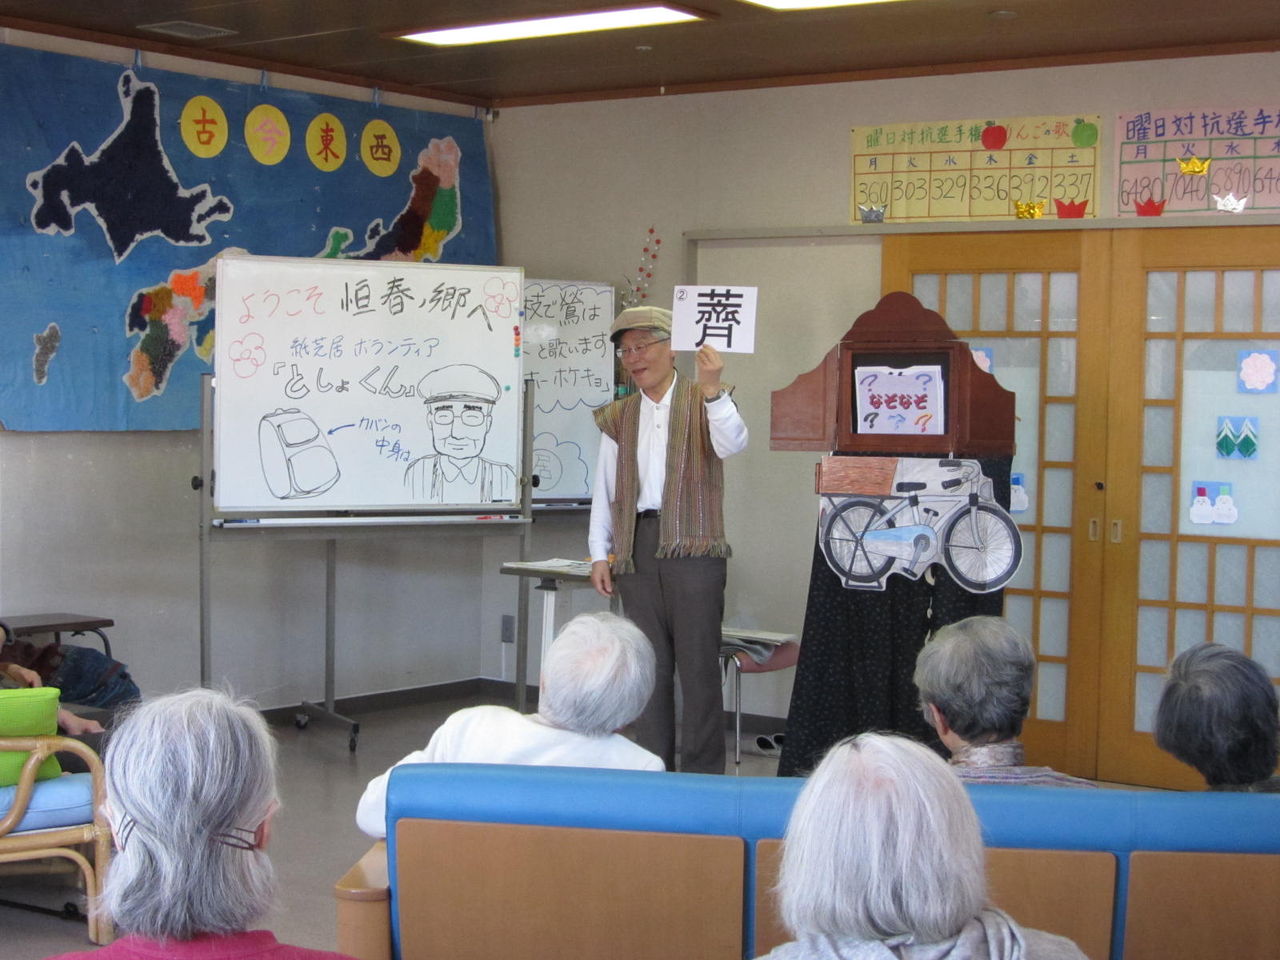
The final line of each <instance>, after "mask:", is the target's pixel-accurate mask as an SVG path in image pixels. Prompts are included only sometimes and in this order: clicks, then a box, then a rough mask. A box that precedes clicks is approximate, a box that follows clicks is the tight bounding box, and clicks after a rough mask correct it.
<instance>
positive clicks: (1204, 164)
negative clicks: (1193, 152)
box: [1178, 157, 1213, 177]
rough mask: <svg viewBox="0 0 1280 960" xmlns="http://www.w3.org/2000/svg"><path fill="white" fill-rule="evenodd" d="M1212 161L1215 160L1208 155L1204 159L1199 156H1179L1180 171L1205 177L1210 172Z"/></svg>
mask: <svg viewBox="0 0 1280 960" xmlns="http://www.w3.org/2000/svg"><path fill="white" fill-rule="evenodd" d="M1211 163H1213V160H1212V159H1210V158H1208V157H1206V158H1205V159H1204V160H1201V159H1200V158H1199V157H1189V158H1188V159H1186V160H1183V159H1182V158H1181V157H1178V171H1179V172H1180V173H1185V174H1189V175H1190V176H1193V177H1203V176H1204V175H1205V174H1207V173H1208V172H1209V164H1211Z"/></svg>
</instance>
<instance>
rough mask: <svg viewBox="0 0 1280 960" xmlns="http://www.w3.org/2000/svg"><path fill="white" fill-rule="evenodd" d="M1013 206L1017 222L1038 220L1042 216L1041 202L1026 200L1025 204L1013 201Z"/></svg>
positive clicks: (1042, 204)
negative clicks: (1015, 210)
mask: <svg viewBox="0 0 1280 960" xmlns="http://www.w3.org/2000/svg"><path fill="white" fill-rule="evenodd" d="M1013 204H1014V207H1016V208H1017V214H1016V216H1017V218H1018V219H1019V220H1039V219H1040V218H1041V217H1043V216H1044V201H1043V200H1028V201H1027V202H1026V203H1023V202H1022V201H1021V200H1015V201H1013Z"/></svg>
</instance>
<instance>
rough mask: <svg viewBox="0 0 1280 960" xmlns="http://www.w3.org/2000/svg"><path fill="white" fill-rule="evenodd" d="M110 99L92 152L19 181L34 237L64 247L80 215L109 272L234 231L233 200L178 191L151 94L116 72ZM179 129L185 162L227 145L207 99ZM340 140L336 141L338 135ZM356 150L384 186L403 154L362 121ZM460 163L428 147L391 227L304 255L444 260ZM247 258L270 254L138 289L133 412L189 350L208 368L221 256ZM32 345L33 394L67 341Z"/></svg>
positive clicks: (450, 149)
mask: <svg viewBox="0 0 1280 960" xmlns="http://www.w3.org/2000/svg"><path fill="white" fill-rule="evenodd" d="M116 93H118V97H119V106H120V122H119V125H118V127H116V128H115V129H114V131H113V132H111V133H110V136H108V137H106V140H105V141H102V142H101V145H100V146H97V147H96V148H93V151H92V152H91V154H86V150H84V148H83V147H81V145H79V143H78V142H76V141H73V142H70V143H69V145H67V146H65V147H64V148H63V150H61V152H60V154H59V155H58V156H56V159H55V160H52V161H51V163H49V165H47V166H45V168H44V169H36V170H32V172H29V173H28V174H27V178H26V186H27V189H28V191H29V193H31V195H32V196H33V205H32V209H31V221H29V223H31V229H32V230H35V232H36V233H42V234H46V236H50V237H68V236H72V234H74V233H76V228H77V214H79V212H81V211H83V212H86V214H88V215H90V216H91V218H92V220H93V221H96V225H97V227H99V228H100V229H101V232H102V236H104V238H105V241H106V246H108V247H109V250H110V253H111V257H113V259H114V262H115V264H116V265H119V264H122V261H124V260H125V259H127V257H129V255H131V252H132V251H133V250H134V248H136V247H137V244H138V243H140V242H142V241H145V239H146V238H150V237H156V238H161V239H164V241H166V242H168V243H169V244H173V246H174V247H183V246H210V244H211V237H210V233H209V228H210V225H211V224H214V223H216V221H229V220H232V219H233V218H234V216H236V215H237V207H236V205H234V204H233V202H232V201H230V198H228V197H225V196H219V195H218V193H216V192H215V191H214V189H212V188H211V186H210V184H209V183H200V184H197V186H193V187H191V186H184V184H183V183H182V182H180V180H179V178H178V174H177V173H175V172H174V166H173V164H172V163H170V159H169V156H168V155H166V152H165V148H164V145H163V141H161V113H160V91H159V87H157V84H155V83H150V82H145V81H141V79H138V77H137V76H136V74H134V72H133V70H124V72H123V73H122V74H120V77H119V79H118V83H116ZM262 113H264V108H261V106H260V108H259V109H257V111H256V114H253V115H259V114H262ZM269 114H270V131H269V132H270V133H271V137H270V138H269V140H270V141H271V142H273V143H274V145H275V146H276V147H279V148H280V150H283V151H287V150H288V145H289V129H288V120H287V119H285V118H284V115H283V113H280V111H279V110H275V109H274V108H270V109H269ZM251 119H252V115H251V116H250V120H251ZM320 119H325V123H323V124H320V125H319V128H317V132H316V133H315V136H312V132H311V131H308V132H307V138H306V140H303V141H302V142H303V145H305V146H306V147H307V148H308V150H310V147H311V142H310V141H314V142H320V143H323V150H324V155H325V157H328V164H329V166H328V168H326V166H324V165H321V164H320V163H315V160H314V157H312V160H314V163H315V165H316V168H317V169H321V170H324V169H333V168H335V166H338V165H340V163H342V160H344V159H346V157H344V156H342V155H340V154H339V152H338V151H344V150H346V137H344V136H340V137H337V138H335V136H334V125H335V124H338V122H337V118H333V116H332V115H330V114H320V115H319V116H317V118H316V120H320ZM215 120H216V122H218V123H220V124H221V132H220V133H219V136H218V137H216V138H215V137H214V136H212V134H211V133H209V127H210V124H212V123H214V122H215ZM316 120H314V122H312V125H316ZM180 123H182V124H183V125H184V127H183V131H182V132H183V142H184V143H186V145H187V147H188V148H191V151H192V152H193V154H196V155H198V156H204V157H210V156H212V155H216V154H218V152H220V151H221V148H223V147H224V146H225V143H227V136H225V128H227V125H228V122H227V118H225V114H224V113H223V111H221V108H220V106H219V105H218V104H216V102H215V101H211V100H210V99H209V97H205V96H198V97H192V99H191V100H189V101H188V102H187V109H184V111H183V114H182V119H180ZM187 125H189V129H187ZM248 127H250V122H248V120H246V136H247V137H248V138H250V147H251V152H252V154H253V155H255V160H257V161H259V163H261V164H274V163H278V161H279V157H278V156H276V157H273V159H266V157H265V156H260V154H261V147H262V143H259V142H256V141H260V140H261V134H262V131H264V129H268V128H264V127H262V125H261V124H259V125H257V127H256V128H255V129H253V131H250V129H248ZM337 129H338V133H339V134H340V133H342V131H340V125H338V128H337ZM251 134H252V136H251ZM316 137H319V138H320V140H316ZM300 140H301V138H300ZM253 147H257V148H253ZM353 148H355V150H360V151H361V154H367V155H365V156H361V159H362V160H364V161H365V166H366V168H369V169H370V170H371V172H374V173H378V174H379V175H383V177H385V175H388V173H387V172H381V170H378V169H375V166H376V164H378V161H379V160H381V161H383V165H385V166H392V168H396V166H398V165H399V143H398V141H397V140H396V137H394V132H393V131H390V127H389V124H387V123H385V122H384V120H381V119H374V120H370V122H369V124H367V125H366V131H365V134H364V136H362V137H361V138H360V140H357V141H356V145H355V146H353ZM461 161H462V150H461V147H460V146H458V143H457V141H456V140H454V138H453V137H452V136H444V137H436V138H430V140H429V142H428V145H426V147H425V148H424V150H421V152H419V154H417V156H416V161H415V163H413V164H412V166H411V169H408V170H407V172H404V170H401V173H399V179H401V182H404V183H406V188H407V193H408V197H407V200H406V201H404V205H403V207H402V209H401V211H399V212H398V214H397V215H396V216H394V219H393V220H392V223H390V225H389V227H388V225H385V224H384V223H383V220H381V219H380V218H379V219H374V220H371V221H370V223H369V224H367V225H366V227H365V228H364V236H362V237H361V238H360V239H357V238H356V236H355V232H353V230H352V229H349V228H347V227H329V228H328V230H326V232H325V229H324V227H319V228H317V229H316V232H317V234H319V237H323V238H324V239H323V242H321V243H317V244H316V247H315V248H312V251H311V253H310V255H311V256H315V257H320V259H360V260H402V261H408V262H422V261H431V262H434V261H438V260H440V257H442V255H443V251H444V247H445V244H447V243H448V242H449V241H451V239H452V238H453V237H456V236H457V234H458V233H460V230H461V227H462V216H461V184H460V166H461ZM392 173H394V169H392ZM243 212H247V211H243ZM81 225H83V223H82V224H81ZM248 252H252V253H259V252H274V251H270V250H266V251H260V250H252V251H250V250H244V248H242V247H237V246H224V247H223V248H221V250H219V251H218V252H216V253H212V255H211V256H210V257H209V259H207V260H205V261H204V262H200V264H197V265H195V266H192V268H188V269H178V270H170V271H168V274H161V275H160V276H157V278H156V282H155V283H152V284H148V285H146V287H142V288H141V289H136V292H134V293H133V296H132V297H131V298H129V301H128V303H127V306H125V307H124V316H123V320H124V333H125V337H127V338H131V339H132V338H136V342H134V344H133V347H132V349H131V351H129V353H128V369H127V370H123V371H122V372H120V379H122V380H123V383H124V387H125V388H127V389H128V396H131V397H132V399H133V401H146V399H150V398H155V397H159V396H161V394H163V393H164V390H165V387H166V385H168V383H169V379H170V372H172V371H173V367H174V364H175V362H177V361H178V360H179V358H180V357H182V355H183V353H186V352H187V351H188V349H192V348H193V349H195V353H196V356H198V357H200V360H202V361H204V362H205V364H210V361H211V358H212V355H214V316H212V311H214V300H215V298H214V278H215V274H216V262H218V259H219V257H220V256H223V255H243V253H248ZM33 340H35V352H33V355H32V361H31V365H32V378H33V380H35V383H36V385H44V384H45V383H46V381H47V380H49V378H50V372H51V370H50V367H51V365H52V362H54V361H55V357H56V355H58V352H59V348H60V347H61V346H63V330H61V326H60V324H59V323H58V321H56V320H55V321H52V323H49V324H47V325H46V326H45V328H44V329H42V332H40V333H36V334H33Z"/></svg>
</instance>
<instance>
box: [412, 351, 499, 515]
mask: <svg viewBox="0 0 1280 960" xmlns="http://www.w3.org/2000/svg"><path fill="white" fill-rule="evenodd" d="M418 396H419V397H421V398H422V402H423V403H424V404H426V407H427V426H428V428H429V429H430V430H431V445H432V447H433V448H434V450H435V452H434V453H429V454H427V455H426V456H425V457H419V458H418V459H417V460H414V461H413V462H412V463H410V464H409V466H408V467H407V468H406V469H405V472H404V485H405V487H406V488H408V489H409V490H410V492H411V493H412V495H413V497H414V499H415V500H425V501H426V502H428V503H509V502H510V501H512V500H513V499H514V498H515V488H516V475H515V471H514V470H512V469H511V466H510V465H509V464H506V463H498V462H496V461H493V460H486V459H485V458H484V457H482V456H480V453H481V451H483V450H484V443H485V439H486V438H487V437H488V436H489V428H490V427H491V426H492V425H493V405H494V404H495V403H497V402H498V398H499V397H500V396H502V388H501V387H499V386H498V381H497V380H495V379H494V378H493V376H492V375H491V374H489V373H488V372H487V371H485V370H481V369H480V368H479V367H477V366H474V365H473V364H470V363H453V364H450V365H449V366H447V367H440V368H438V369H436V370H432V371H431V372H430V373H428V374H427V375H426V376H424V377H423V378H422V379H421V380H419V381H418Z"/></svg>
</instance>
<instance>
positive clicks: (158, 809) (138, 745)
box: [54, 689, 349, 960]
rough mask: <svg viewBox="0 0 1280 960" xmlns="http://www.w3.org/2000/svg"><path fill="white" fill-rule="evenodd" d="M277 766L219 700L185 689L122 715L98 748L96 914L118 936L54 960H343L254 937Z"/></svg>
mask: <svg viewBox="0 0 1280 960" xmlns="http://www.w3.org/2000/svg"><path fill="white" fill-rule="evenodd" d="M275 763H276V749H275V741H274V740H273V739H272V737H271V733H270V731H268V729H267V725H266V723H265V721H264V720H263V719H262V716H261V714H259V713H258V711H257V710H255V709H254V708H253V707H252V706H250V705H249V704H248V703H245V702H244V701H239V700H235V699H233V698H232V697H230V696H229V695H227V694H225V693H220V692H218V691H216V690H203V689H200V690H187V691H184V692H182V693H174V694H169V695H167V696H163V697H154V698H151V699H148V700H146V701H144V702H143V703H141V704H140V705H138V706H137V707H135V708H134V709H133V710H132V711H131V712H130V713H128V714H127V716H125V717H124V719H123V720H122V721H121V722H120V723H119V724H118V725H117V727H116V729H115V731H114V732H113V733H112V734H111V736H110V738H109V740H108V743H107V750H106V757H105V761H104V766H105V768H106V795H107V799H106V810H105V812H106V815H107V819H108V821H110V823H111V831H112V833H113V834H114V836H115V842H116V854H115V857H114V859H113V860H112V861H111V867H110V869H109V870H108V871H107V878H106V883H105V884H104V887H103V892H102V897H101V900H100V902H99V903H98V904H96V905H95V906H94V909H97V910H101V911H102V912H103V913H104V914H106V915H107V916H109V917H110V918H111V920H112V921H114V923H115V926H116V929H117V932H118V933H120V934H122V936H121V937H120V939H118V940H116V941H115V942H114V943H112V944H110V945H108V946H105V947H101V948H99V949H97V950H89V951H85V952H82V953H69V954H64V955H63V956H62V957H59V958H54V960H349V958H346V957H345V955H343V954H338V953H331V952H328V951H322V950H308V949H304V948H301V947H291V946H288V945H286V944H282V943H279V942H277V940H276V938H275V936H274V935H272V934H271V933H269V932H268V931H266V930H253V929H251V928H252V927H253V926H254V925H255V924H256V923H257V922H258V921H260V920H261V919H262V918H263V917H264V916H265V915H266V914H267V912H268V911H269V910H270V909H271V905H272V899H273V894H274V889H275V874H274V871H273V870H272V866H271V861H270V860H269V859H268V858H267V854H266V846H267V840H268V838H269V837H270V833H271V819H272V817H273V815H274V814H275V812H276V810H277V809H278V808H279V805H280V803H279V799H278V797H277V794H276V767H275Z"/></svg>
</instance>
